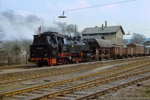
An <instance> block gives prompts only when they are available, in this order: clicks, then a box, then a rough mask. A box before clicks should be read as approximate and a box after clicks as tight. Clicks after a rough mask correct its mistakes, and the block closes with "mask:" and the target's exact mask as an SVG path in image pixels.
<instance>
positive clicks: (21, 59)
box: [0, 55, 29, 66]
mask: <svg viewBox="0 0 150 100" xmlns="http://www.w3.org/2000/svg"><path fill="white" fill-rule="evenodd" d="M28 58H29V56H27V55H11V56H7V57H6V56H0V66H4V65H17V64H27V63H29V62H28Z"/></svg>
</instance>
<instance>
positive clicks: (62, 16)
mask: <svg viewBox="0 0 150 100" xmlns="http://www.w3.org/2000/svg"><path fill="white" fill-rule="evenodd" d="M64 14H65V12H64V11H63V14H62V15H61V16H58V18H66V16H65V15H64Z"/></svg>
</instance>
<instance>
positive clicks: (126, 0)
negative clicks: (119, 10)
mask: <svg viewBox="0 0 150 100" xmlns="http://www.w3.org/2000/svg"><path fill="white" fill-rule="evenodd" d="M133 1H137V0H125V1H120V2H114V3H108V4H103V5H96V6H89V7H82V8H75V9H68V10H64V11H65V12H66V11H74V10H82V9H89V8H96V7H103V6H109V5H113V4H121V3H128V2H133Z"/></svg>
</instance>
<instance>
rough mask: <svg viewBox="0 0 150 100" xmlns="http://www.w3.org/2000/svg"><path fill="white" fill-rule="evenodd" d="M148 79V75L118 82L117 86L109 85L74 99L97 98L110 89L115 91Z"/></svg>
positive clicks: (88, 99)
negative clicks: (106, 87)
mask: <svg viewBox="0 0 150 100" xmlns="http://www.w3.org/2000/svg"><path fill="white" fill-rule="evenodd" d="M148 79H150V76H145V77H142V78H139V79H136V80H133V81H130V82H126V83H124V84H120V85H118V86H114V87H111V88H109V89H105V90H102V91H98V92H96V93H92V94H89V95H86V96H83V97H80V98H77V99H75V100H90V99H92V98H97V97H98V96H101V95H104V94H106V93H109V92H112V91H116V90H119V89H121V88H124V87H127V86H130V85H133V84H135V83H138V82H141V81H145V80H148Z"/></svg>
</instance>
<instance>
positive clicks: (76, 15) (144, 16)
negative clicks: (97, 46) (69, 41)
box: [0, 0, 150, 38]
mask: <svg viewBox="0 0 150 100" xmlns="http://www.w3.org/2000/svg"><path fill="white" fill-rule="evenodd" d="M120 1H126V0H0V12H1V13H4V12H6V11H10V10H11V11H13V13H15V14H16V15H19V16H20V17H19V18H22V17H23V18H25V17H26V16H29V15H32V18H33V17H34V16H33V15H35V17H36V20H35V19H34V18H33V19H34V20H33V19H32V21H33V22H35V24H34V26H35V27H36V28H37V27H38V26H39V25H47V26H53V22H66V23H67V24H76V25H77V26H78V29H79V31H82V30H83V29H84V28H86V27H94V26H100V27H101V24H104V21H105V20H107V22H108V26H112V25H122V27H123V29H124V31H125V32H126V33H127V32H128V31H130V33H131V34H132V33H140V34H143V35H145V36H146V37H149V38H150V0H136V1H132V2H128V3H122V4H112V5H108V6H102V7H95V8H90V9H83V10H74V11H66V12H65V15H66V16H67V18H66V19H59V18H58V16H59V15H62V12H60V11H63V10H68V9H76V8H82V7H89V6H96V5H103V4H109V3H114V2H120ZM4 15H5V14H4ZM5 17H6V16H5ZM17 18H18V17H17ZM0 19H1V21H0V25H1V26H2V27H4V25H6V26H7V25H8V23H9V21H10V20H8V19H5V20H4V16H2V15H1V16H0ZM38 19H39V20H38ZM40 19H42V21H41V20H40ZM6 20H7V21H6ZM12 20H13V19H12ZM43 20H44V21H43ZM32 21H31V22H30V21H28V23H32ZM21 23H25V22H21ZM24 25H28V24H27V23H26V24H24ZM30 25H31V24H30ZM10 26H12V25H8V27H7V30H13V31H14V29H12V28H10ZM19 26H20V25H19ZM28 26H29V25H28ZM31 26H33V25H31ZM16 27H18V26H16ZM16 27H15V28H16ZM4 29H6V27H4ZM16 29H17V28H16ZM17 30H18V29H17ZM20 30H24V29H20ZM7 32H9V31H7ZM7 32H6V34H7ZM27 32H28V33H26V34H25V33H21V32H20V33H19V34H24V35H23V36H25V37H28V38H29V37H32V35H33V34H34V32H35V28H32V27H30V31H27ZM30 32H32V33H31V34H30ZM12 34H16V33H15V32H12V33H11V35H12ZM29 34H30V35H29ZM26 35H29V36H26ZM131 36H132V35H130V36H125V38H130V37H131Z"/></svg>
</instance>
